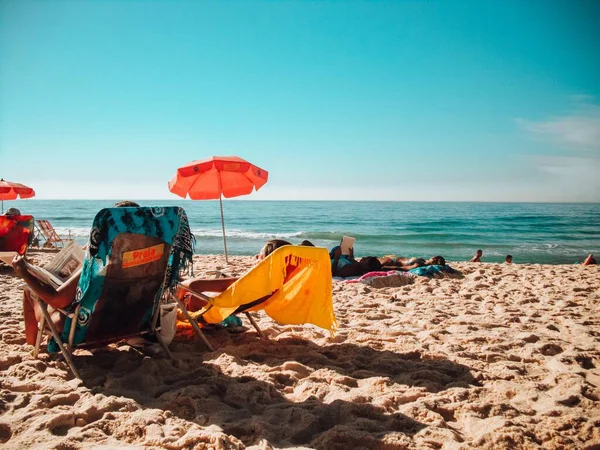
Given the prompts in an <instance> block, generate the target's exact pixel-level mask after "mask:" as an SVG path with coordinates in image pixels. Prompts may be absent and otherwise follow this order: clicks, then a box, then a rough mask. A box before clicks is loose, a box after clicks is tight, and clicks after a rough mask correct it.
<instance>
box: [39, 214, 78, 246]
mask: <svg viewBox="0 0 600 450" xmlns="http://www.w3.org/2000/svg"><path fill="white" fill-rule="evenodd" d="M35 225H36V229H37V235H36V239H38V240H39V238H40V236H41V237H43V238H44V247H45V248H61V247H64V245H65V243H66V242H68V241H71V240H72V239H63V238H61V237H60V236H59V234H58V233H57V232H56V230H55V229H54V227H53V226H52V224H50V222H48V221H47V220H41V219H38V220H36V221H35Z"/></svg>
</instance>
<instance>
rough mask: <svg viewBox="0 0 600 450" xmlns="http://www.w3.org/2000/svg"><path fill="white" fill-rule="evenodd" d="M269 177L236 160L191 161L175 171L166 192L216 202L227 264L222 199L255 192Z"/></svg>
mask: <svg viewBox="0 0 600 450" xmlns="http://www.w3.org/2000/svg"><path fill="white" fill-rule="evenodd" d="M268 178H269V173H268V172H267V171H266V170H263V169H261V168H260V167H257V166H255V165H253V164H250V163H249V162H248V161H246V160H244V159H242V158H239V157H237V156H213V157H212V158H208V159H204V160H202V161H192V162H191V163H188V164H186V165H185V166H182V167H180V168H179V169H177V172H176V173H175V175H174V176H173V178H171V181H169V190H170V191H171V192H172V193H174V194H177V195H179V196H180V197H183V198H186V197H189V198H191V199H192V200H216V199H219V203H220V205H221V226H222V228H223V246H224V247H225V261H226V262H228V261H227V241H226V239H225V221H224V219H223V201H222V197H225V198H231V197H238V196H240V195H248V194H250V193H252V191H253V190H254V189H256V190H257V191H258V190H259V189H260V188H261V187H262V186H263V185H264V184H265V183H266V182H267V180H268Z"/></svg>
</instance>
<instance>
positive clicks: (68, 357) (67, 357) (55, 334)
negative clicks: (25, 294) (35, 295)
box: [36, 299, 81, 379]
mask: <svg viewBox="0 0 600 450" xmlns="http://www.w3.org/2000/svg"><path fill="white" fill-rule="evenodd" d="M36 300H37V302H38V305H39V307H40V309H41V310H42V314H43V315H44V318H45V319H46V322H48V326H49V327H50V332H51V333H52V337H53V338H54V340H55V341H56V343H57V344H58V348H60V351H61V353H62V354H63V356H64V357H65V360H66V361H67V364H68V365H69V368H70V369H71V372H73V375H75V376H76V377H77V378H79V379H81V375H79V372H78V371H77V368H76V367H75V364H74V363H73V359H72V358H71V353H69V351H68V350H67V349H66V348H65V346H64V345H63V342H62V340H61V338H60V335H59V334H58V331H56V327H55V326H54V323H53V322H52V319H51V318H50V315H49V314H48V309H47V307H46V304H45V303H44V302H42V301H40V300H39V299H36Z"/></svg>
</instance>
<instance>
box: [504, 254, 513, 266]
mask: <svg viewBox="0 0 600 450" xmlns="http://www.w3.org/2000/svg"><path fill="white" fill-rule="evenodd" d="M504 263H505V264H512V255H506V260H505V261H504Z"/></svg>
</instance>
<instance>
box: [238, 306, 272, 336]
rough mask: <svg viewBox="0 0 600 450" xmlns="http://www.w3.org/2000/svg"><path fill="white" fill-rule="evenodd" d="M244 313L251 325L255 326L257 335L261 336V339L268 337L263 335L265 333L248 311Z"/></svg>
mask: <svg viewBox="0 0 600 450" xmlns="http://www.w3.org/2000/svg"><path fill="white" fill-rule="evenodd" d="M244 314H246V317H247V318H248V320H249V321H250V323H251V324H252V326H253V327H254V328H256V331H257V332H258V335H259V336H260V337H261V338H263V339H269V338H268V337H267V336H265V334H264V333H263V332H262V330H261V329H260V328H259V327H258V324H257V323H256V321H255V320H254V317H252V316H251V315H250V313H249V312H245V313H244Z"/></svg>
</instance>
